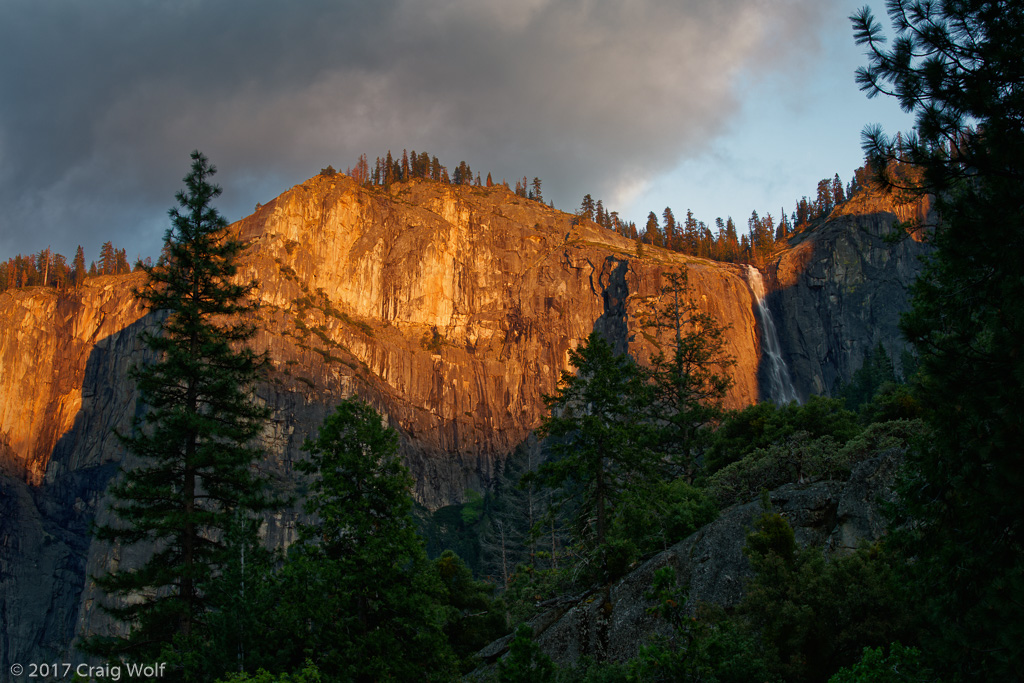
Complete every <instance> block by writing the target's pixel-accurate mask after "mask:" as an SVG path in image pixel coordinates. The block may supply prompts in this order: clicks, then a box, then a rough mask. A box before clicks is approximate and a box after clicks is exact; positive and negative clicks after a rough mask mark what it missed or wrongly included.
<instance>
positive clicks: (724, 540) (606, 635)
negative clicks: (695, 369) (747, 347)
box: [477, 449, 903, 666]
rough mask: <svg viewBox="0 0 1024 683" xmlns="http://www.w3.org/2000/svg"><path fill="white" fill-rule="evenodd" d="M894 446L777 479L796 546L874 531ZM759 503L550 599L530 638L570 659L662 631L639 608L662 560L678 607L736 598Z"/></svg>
mask: <svg viewBox="0 0 1024 683" xmlns="http://www.w3.org/2000/svg"><path fill="white" fill-rule="evenodd" d="M902 455H903V453H902V451H901V449H892V450H889V451H886V452H884V453H882V454H880V455H878V456H876V457H874V458H871V459H869V460H866V461H864V462H861V463H859V464H858V465H856V466H855V467H854V468H853V470H852V472H851V473H850V476H849V478H848V479H847V480H846V481H818V482H814V483H810V484H807V485H803V486H798V485H796V484H787V485H785V486H783V487H781V488H778V489H775V490H774V491H772V492H771V493H770V495H769V497H770V500H771V504H772V509H773V510H774V511H776V512H779V513H780V514H782V515H783V516H784V517H785V518H786V519H787V520H788V521H789V523H790V525H791V526H792V527H793V531H794V533H795V535H796V539H797V542H798V543H799V544H800V545H801V546H808V545H810V546H817V547H820V548H821V549H822V551H823V552H825V553H826V554H832V553H843V552H852V551H853V550H855V549H856V548H857V547H858V544H860V543H870V542H872V541H875V540H878V539H879V538H880V537H881V536H882V534H883V533H884V532H885V529H886V526H885V524H886V523H885V519H884V517H883V515H882V513H881V506H882V503H883V501H889V502H891V501H893V500H894V494H893V485H894V482H895V475H896V471H897V468H898V464H899V462H900V461H901V459H902ZM763 511H764V510H763V508H762V504H761V503H760V502H750V503H746V504H743V505H734V506H732V507H730V508H728V509H726V510H724V511H723V512H722V514H721V516H720V517H719V518H718V519H716V520H715V521H714V522H711V523H710V524H708V525H706V526H704V527H703V528H701V529H700V530H699V531H697V532H696V533H694V534H693V535H691V536H690V537H688V538H686V539H685V540H683V541H680V542H679V543H677V544H675V545H674V546H672V547H671V548H669V549H668V550H666V551H664V552H662V553H659V554H658V555H655V556H654V557H652V558H651V559H649V560H648V561H647V562H645V563H644V564H642V565H641V566H639V567H637V568H636V569H635V570H633V571H632V572H630V573H629V574H627V575H626V576H625V577H623V578H622V579H620V580H619V581H617V582H616V583H615V584H614V585H612V587H611V589H610V591H609V592H608V594H607V602H606V601H605V595H604V593H603V592H602V590H601V589H600V588H595V589H593V590H591V591H587V592H584V593H581V594H579V595H574V596H565V597H563V598H561V599H559V601H558V604H556V605H554V606H552V607H551V608H550V609H548V610H547V611H545V612H543V613H542V614H540V615H538V616H537V617H536V618H535V619H533V620H532V621H531V623H530V625H531V627H532V628H533V632H534V634H535V639H536V641H537V643H538V644H539V645H540V646H541V649H542V650H543V651H544V652H545V653H546V654H547V655H548V656H549V657H551V658H552V659H553V660H554V661H555V662H556V663H557V664H560V665H563V666H568V665H574V664H576V663H577V662H578V661H579V659H580V658H582V657H590V658H592V659H597V660H598V661H606V660H607V661H616V662H624V661H627V660H629V659H632V658H634V657H636V655H637V654H638V652H639V648H640V646H641V645H643V644H644V643H646V642H649V641H650V639H651V638H652V636H654V635H658V634H660V635H666V636H668V635H670V631H669V630H668V626H667V624H666V623H665V622H664V621H662V620H659V619H658V618H657V617H656V616H654V615H653V614H651V613H650V612H649V611H648V609H649V608H650V607H653V606H655V601H654V600H652V599H651V598H649V597H647V596H648V594H649V593H650V590H651V586H652V584H653V582H654V574H655V572H657V571H658V570H659V569H661V568H662V567H671V568H672V569H673V571H674V572H675V575H676V579H677V581H678V582H679V584H680V585H682V586H686V587H687V596H688V599H687V608H688V609H690V610H693V609H695V608H696V606H697V605H698V604H700V603H702V602H703V603H714V604H718V605H723V606H732V605H735V604H736V603H738V602H739V601H740V598H741V597H742V595H743V586H744V583H745V582H746V581H747V580H748V579H749V578H750V577H751V576H752V575H753V573H752V571H751V569H750V563H749V561H748V560H747V558H746V556H744V554H743V547H744V545H746V538H747V534H748V533H749V532H750V529H751V528H752V527H753V525H754V521H755V520H756V518H757V517H758V516H760V515H761V514H762V513H763ZM510 640H511V636H508V637H506V638H502V639H500V640H498V641H495V642H494V643H492V644H491V645H489V646H488V647H486V648H485V649H484V650H482V651H481V652H480V653H479V654H478V655H477V657H478V658H479V659H480V660H481V664H482V665H488V664H493V663H494V662H496V661H497V660H498V659H500V658H501V657H502V656H503V655H504V654H505V653H506V652H507V651H508V644H509V642H510Z"/></svg>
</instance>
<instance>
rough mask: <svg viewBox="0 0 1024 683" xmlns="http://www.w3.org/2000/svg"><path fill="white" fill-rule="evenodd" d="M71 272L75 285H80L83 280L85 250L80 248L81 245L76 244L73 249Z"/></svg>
mask: <svg viewBox="0 0 1024 683" xmlns="http://www.w3.org/2000/svg"><path fill="white" fill-rule="evenodd" d="M72 267H73V273H72V279H73V282H74V285H75V287H81V286H82V283H83V282H85V251H84V250H83V249H82V245H81V244H79V245H78V249H77V250H76V251H75V260H74V262H73V263H72Z"/></svg>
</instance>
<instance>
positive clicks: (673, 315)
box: [643, 270, 735, 481]
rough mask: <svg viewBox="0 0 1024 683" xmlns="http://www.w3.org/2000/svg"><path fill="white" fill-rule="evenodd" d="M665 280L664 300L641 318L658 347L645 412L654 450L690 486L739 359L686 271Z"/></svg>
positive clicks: (662, 298)
mask: <svg viewBox="0 0 1024 683" xmlns="http://www.w3.org/2000/svg"><path fill="white" fill-rule="evenodd" d="M665 279H666V280H667V282H666V284H665V285H664V286H663V287H662V290H661V294H662V296H661V300H660V301H659V302H658V304H656V305H655V307H654V308H653V310H651V311H649V312H648V314H647V315H646V316H645V317H644V319H643V324H644V327H645V328H646V329H649V330H651V331H652V333H653V334H652V336H653V337H654V338H655V339H656V340H657V342H658V347H659V348H658V351H657V352H655V353H654V354H653V355H652V356H651V359H650V364H651V371H650V372H651V378H652V380H653V388H654V400H653V401H652V402H651V403H650V404H649V406H648V407H647V410H645V412H646V413H648V414H649V418H650V421H651V422H652V423H653V424H655V425H657V430H656V438H657V445H656V446H655V448H656V449H657V450H658V451H659V452H661V453H662V454H663V455H665V456H666V462H667V463H669V464H670V465H671V466H672V468H673V470H674V471H673V472H672V474H673V475H674V476H680V475H682V476H685V477H686V478H687V480H688V481H692V480H693V477H694V474H695V472H696V458H697V455H698V454H699V452H700V450H701V447H702V445H703V441H702V437H703V434H702V432H701V429H702V428H703V427H706V426H708V425H710V424H714V423H715V422H716V421H717V420H718V419H719V418H720V417H721V413H722V403H723V401H724V399H725V396H726V393H727V392H728V390H729V387H730V386H732V378H731V376H730V375H729V369H730V368H731V367H732V366H733V365H735V359H733V358H732V356H730V355H729V354H728V353H727V351H726V348H725V332H726V330H727V329H728V328H727V327H726V326H723V325H721V324H720V323H719V322H718V321H717V320H715V318H714V317H713V316H712V315H711V314H710V313H707V312H702V311H701V310H700V307H699V306H698V304H697V302H696V301H695V300H694V299H693V297H692V296H691V293H690V287H689V281H688V278H687V273H686V271H685V270H681V271H677V272H669V273H666V274H665Z"/></svg>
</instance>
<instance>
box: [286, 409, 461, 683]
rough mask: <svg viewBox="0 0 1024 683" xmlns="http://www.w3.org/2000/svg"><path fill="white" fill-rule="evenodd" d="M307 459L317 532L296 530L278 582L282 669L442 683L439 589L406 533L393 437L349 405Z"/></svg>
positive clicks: (403, 476) (446, 658) (404, 495)
mask: <svg viewBox="0 0 1024 683" xmlns="http://www.w3.org/2000/svg"><path fill="white" fill-rule="evenodd" d="M303 448H304V450H306V451H307V452H308V453H309V455H310V459H309V461H305V462H300V463H296V467H297V468H298V469H300V470H302V471H305V472H308V473H311V474H314V475H315V478H314V480H313V482H312V484H311V486H310V496H309V498H308V500H307V502H306V511H307V512H308V513H309V514H311V515H313V517H314V519H316V520H317V521H316V523H314V524H310V525H302V526H301V527H300V530H299V531H300V534H299V536H300V541H299V543H298V544H296V545H295V546H293V548H292V549H291V552H290V553H289V557H288V562H287V563H286V564H285V565H284V567H282V569H281V571H280V589H279V590H280V593H279V600H280V601H279V603H278V606H277V613H276V615H275V622H276V625H277V626H276V628H277V629H279V630H281V631H284V632H285V633H286V634H287V636H286V637H285V638H283V639H281V640H279V641H278V642H279V646H282V647H285V648H288V647H290V648H292V650H291V651H287V652H285V653H283V654H284V659H285V661H286V662H287V664H288V666H287V667H285V668H292V667H294V666H296V665H297V664H298V661H296V660H299V661H301V659H304V658H309V659H311V660H312V661H313V662H314V663H316V664H317V666H318V667H319V668H320V670H321V671H322V672H323V674H324V675H325V676H329V677H331V678H341V679H345V680H379V679H382V678H398V679H402V680H414V679H415V680H429V679H443V678H445V677H447V676H448V675H449V674H451V673H452V664H453V656H452V654H451V650H450V648H449V647H448V644H447V642H446V639H445V636H444V633H443V631H442V627H443V625H444V610H443V609H442V608H441V606H440V603H443V602H444V600H445V597H444V596H445V593H444V586H443V585H442V583H441V581H440V579H439V576H438V573H437V572H436V571H435V570H434V569H433V567H432V565H431V563H430V562H429V561H428V560H427V558H426V553H425V551H424V548H423V542H422V541H421V540H420V539H419V537H418V536H417V535H416V531H415V528H414V525H413V522H412V518H411V515H410V508H411V506H412V498H411V495H410V488H411V486H412V477H411V476H410V474H409V471H408V469H407V468H406V467H405V466H404V464H402V462H401V460H400V459H399V457H398V454H397V448H398V435H397V433H396V432H395V431H394V430H393V429H388V428H385V427H384V426H383V425H382V424H381V418H380V416H379V415H378V414H377V413H376V412H374V410H373V409H372V408H370V407H369V406H368V405H367V404H365V403H362V402H360V401H358V400H355V399H349V400H346V401H343V402H342V403H341V404H340V405H339V406H338V408H337V410H336V411H335V412H334V413H333V414H332V415H330V416H329V417H328V418H327V419H326V420H325V421H324V424H323V426H322V427H321V429H320V432H319V433H318V435H317V437H316V438H315V439H311V440H308V441H307V442H306V443H305V445H304V447H303Z"/></svg>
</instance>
